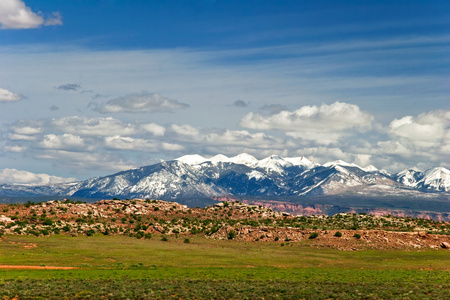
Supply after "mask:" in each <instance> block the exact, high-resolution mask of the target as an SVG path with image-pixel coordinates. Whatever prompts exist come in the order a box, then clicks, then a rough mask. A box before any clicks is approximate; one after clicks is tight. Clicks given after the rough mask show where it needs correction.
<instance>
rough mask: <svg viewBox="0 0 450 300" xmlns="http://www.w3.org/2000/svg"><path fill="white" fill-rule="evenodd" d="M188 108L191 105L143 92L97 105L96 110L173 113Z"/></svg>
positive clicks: (105, 111)
mask: <svg viewBox="0 0 450 300" xmlns="http://www.w3.org/2000/svg"><path fill="white" fill-rule="evenodd" d="M187 107H189V104H186V103H181V102H179V101H177V100H172V99H169V98H166V97H164V96H161V95H160V94H154V93H147V92H142V93H137V94H130V95H126V96H123V97H118V98H114V99H112V100H109V101H107V102H106V103H102V104H99V105H97V107H96V108H95V110H96V111H98V112H100V113H119V112H128V113H146V112H171V111H173V110H175V109H182V108H187Z"/></svg>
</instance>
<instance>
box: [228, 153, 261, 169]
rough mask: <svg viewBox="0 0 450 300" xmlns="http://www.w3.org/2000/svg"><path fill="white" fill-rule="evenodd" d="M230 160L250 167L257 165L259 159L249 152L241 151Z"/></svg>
mask: <svg viewBox="0 0 450 300" xmlns="http://www.w3.org/2000/svg"><path fill="white" fill-rule="evenodd" d="M230 162H232V163H235V164H240V165H246V166H249V167H252V166H255V165H256V164H257V163H258V162H259V160H257V159H256V158H255V157H253V156H251V155H250V154H247V153H241V154H238V155H236V156H233V157H231V158H230Z"/></svg>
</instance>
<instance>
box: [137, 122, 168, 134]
mask: <svg viewBox="0 0 450 300" xmlns="http://www.w3.org/2000/svg"><path fill="white" fill-rule="evenodd" d="M142 128H144V129H145V130H146V131H148V132H150V133H152V134H154V135H156V136H163V135H164V133H165V132H166V128H165V127H164V126H161V125H158V124H156V123H148V124H143V125H142Z"/></svg>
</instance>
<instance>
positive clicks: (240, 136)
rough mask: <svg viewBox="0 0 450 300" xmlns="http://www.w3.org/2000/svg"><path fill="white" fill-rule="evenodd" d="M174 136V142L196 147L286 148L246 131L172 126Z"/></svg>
mask: <svg viewBox="0 0 450 300" xmlns="http://www.w3.org/2000/svg"><path fill="white" fill-rule="evenodd" d="M171 130H172V131H173V132H174V133H175V134H176V136H175V137H174V140H178V141H180V142H184V143H187V144H191V145H192V144H195V145H198V146H201V147H203V146H208V147H211V146H240V147H249V148H254V149H255V148H259V149H260V148H272V149H280V147H286V146H287V144H286V142H285V141H283V140H282V139H279V138H275V137H272V136H270V135H267V134H265V133H262V132H256V133H251V132H249V131H247V130H230V129H200V128H195V127H193V126H191V125H187V124H184V125H172V126H171Z"/></svg>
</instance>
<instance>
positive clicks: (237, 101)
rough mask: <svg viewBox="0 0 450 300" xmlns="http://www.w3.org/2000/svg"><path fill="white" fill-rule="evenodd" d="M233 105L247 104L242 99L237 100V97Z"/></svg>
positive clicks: (244, 105) (243, 105) (245, 105)
mask: <svg viewBox="0 0 450 300" xmlns="http://www.w3.org/2000/svg"><path fill="white" fill-rule="evenodd" d="M233 105H234V106H236V107H247V106H248V104H247V103H246V102H245V101H244V100H239V99H238V100H236V101H234V103H233Z"/></svg>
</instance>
